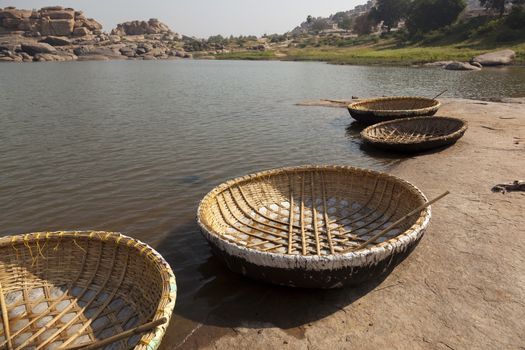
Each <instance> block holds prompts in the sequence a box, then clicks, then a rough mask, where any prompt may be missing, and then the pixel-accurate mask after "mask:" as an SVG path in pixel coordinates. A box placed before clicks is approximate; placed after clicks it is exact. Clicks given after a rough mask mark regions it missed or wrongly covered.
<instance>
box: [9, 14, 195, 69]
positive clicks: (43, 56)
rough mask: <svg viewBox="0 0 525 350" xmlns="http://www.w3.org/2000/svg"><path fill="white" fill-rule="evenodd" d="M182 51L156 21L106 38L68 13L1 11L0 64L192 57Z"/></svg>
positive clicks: (127, 27) (140, 23) (122, 29)
mask: <svg viewBox="0 0 525 350" xmlns="http://www.w3.org/2000/svg"><path fill="white" fill-rule="evenodd" d="M184 46H185V42H184V41H183V40H181V39H180V38H179V36H178V34H176V33H174V32H173V31H171V29H170V28H169V27H168V26H167V25H165V24H164V23H162V22H160V21H158V20H157V19H150V20H149V21H147V22H146V21H132V22H126V23H122V24H119V26H118V27H117V28H116V29H114V30H113V31H112V33H111V35H108V34H107V33H104V32H102V25H101V24H100V23H98V22H97V21H96V20H94V19H91V18H86V17H85V16H84V14H83V13H82V11H76V10H74V9H72V8H63V7H61V6H52V7H44V8H42V9H40V10H20V9H16V8H14V7H7V8H4V9H2V8H0V62H48V61H70V60H79V61H87V60H108V59H135V60H136V59H139V60H140V59H142V60H155V59H169V58H174V59H175V58H191V57H192V56H191V54H188V53H187V52H186V50H185V49H184Z"/></svg>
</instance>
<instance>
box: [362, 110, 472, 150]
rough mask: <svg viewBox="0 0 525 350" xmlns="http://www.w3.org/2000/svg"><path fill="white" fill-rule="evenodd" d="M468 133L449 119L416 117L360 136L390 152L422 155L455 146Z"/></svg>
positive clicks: (379, 126) (457, 121)
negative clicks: (428, 151)
mask: <svg viewBox="0 0 525 350" xmlns="http://www.w3.org/2000/svg"><path fill="white" fill-rule="evenodd" d="M465 131H467V123H466V122H465V121H463V120H461V119H457V118H450V117H437V118H428V117H416V118H406V119H398V120H392V121H388V122H383V123H379V124H375V125H372V126H369V127H368V128H366V129H364V130H363V131H362V132H361V137H362V138H363V139H364V140H365V141H366V142H367V143H369V144H371V145H373V146H376V147H380V148H383V149H385V150H389V151H397V152H422V151H427V150H430V149H433V148H438V147H444V146H449V145H451V144H454V143H456V141H457V140H459V139H460V138H461V137H462V136H463V134H465Z"/></svg>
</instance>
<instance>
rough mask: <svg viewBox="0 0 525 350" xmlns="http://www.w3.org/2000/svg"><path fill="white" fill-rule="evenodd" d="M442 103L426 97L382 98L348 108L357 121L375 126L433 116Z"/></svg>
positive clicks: (368, 100) (357, 103)
mask: <svg viewBox="0 0 525 350" xmlns="http://www.w3.org/2000/svg"><path fill="white" fill-rule="evenodd" d="M439 107H441V103H440V102H439V101H438V100H435V99H429V98H424V97H409V96H400V97H381V98H373V99H366V100H362V101H359V102H356V103H352V104H351V105H349V106H348V111H349V112H350V115H351V116H352V117H353V118H354V119H355V120H357V121H359V122H362V123H367V124H375V123H380V122H384V121H387V120H393V119H398V118H408V117H417V116H431V115H434V114H436V112H437V111H438V109H439Z"/></svg>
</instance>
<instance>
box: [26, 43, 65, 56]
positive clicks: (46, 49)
mask: <svg viewBox="0 0 525 350" xmlns="http://www.w3.org/2000/svg"><path fill="white" fill-rule="evenodd" d="M21 50H22V51H23V52H26V53H28V54H30V55H31V56H34V55H36V54H39V53H48V54H56V53H57V50H56V49H55V48H54V47H53V46H51V45H49V44H46V43H34V44H22V45H21Z"/></svg>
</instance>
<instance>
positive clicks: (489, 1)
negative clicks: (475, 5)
mask: <svg viewBox="0 0 525 350" xmlns="http://www.w3.org/2000/svg"><path fill="white" fill-rule="evenodd" d="M523 3H524V0H480V4H481V6H485V8H486V9H487V10H494V11H496V12H497V13H498V15H499V16H500V17H503V15H504V14H505V8H506V7H507V6H508V5H511V4H512V5H514V6H516V7H518V6H520V5H523Z"/></svg>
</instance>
